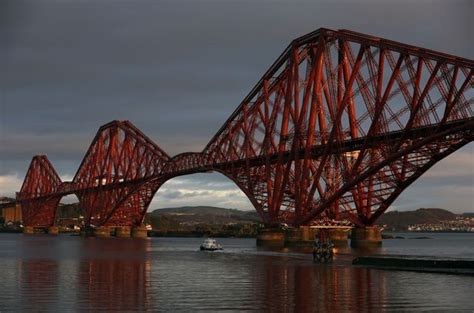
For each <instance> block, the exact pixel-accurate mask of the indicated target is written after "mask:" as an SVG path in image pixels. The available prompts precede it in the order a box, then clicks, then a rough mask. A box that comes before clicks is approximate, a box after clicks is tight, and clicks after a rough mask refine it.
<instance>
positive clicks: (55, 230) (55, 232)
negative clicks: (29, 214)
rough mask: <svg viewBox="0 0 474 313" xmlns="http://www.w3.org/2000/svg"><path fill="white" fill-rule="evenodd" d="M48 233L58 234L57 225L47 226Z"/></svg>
mask: <svg viewBox="0 0 474 313" xmlns="http://www.w3.org/2000/svg"><path fill="white" fill-rule="evenodd" d="M48 234H50V235H58V234H59V227H58V226H49V227H48Z"/></svg>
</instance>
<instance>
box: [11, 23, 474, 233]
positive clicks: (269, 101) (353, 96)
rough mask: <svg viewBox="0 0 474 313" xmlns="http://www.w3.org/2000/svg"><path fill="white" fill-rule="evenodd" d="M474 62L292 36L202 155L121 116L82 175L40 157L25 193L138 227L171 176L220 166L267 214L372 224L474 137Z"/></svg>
mask: <svg viewBox="0 0 474 313" xmlns="http://www.w3.org/2000/svg"><path fill="white" fill-rule="evenodd" d="M473 68H474V62H473V61H472V60H467V59H463V58H459V57H454V56H450V55H446V54H443V53H439V52H435V51H431V50H427V49H422V48H418V47H413V46H409V45H405V44H401V43H397V42H393V41H390V40H385V39H381V38H376V37H373V36H368V35H363V34H359V33H354V32H351V31H347V30H339V31H332V30H328V29H319V30H317V31H315V32H313V33H310V34H308V35H305V36H303V37H300V38H298V39H296V40H294V41H292V43H291V44H290V45H289V46H288V48H287V49H286V50H285V51H284V52H283V54H282V55H281V56H280V57H279V58H278V59H277V60H276V61H275V63H274V64H273V65H272V66H271V67H270V69H269V70H268V71H267V72H266V73H265V74H264V76H263V77H262V79H261V80H260V81H259V82H258V83H257V85H256V86H255V87H254V88H253V89H252V91H251V92H250V93H249V95H248V96H247V97H246V98H245V99H244V100H243V101H242V103H241V104H240V105H239V107H238V108H237V109H236V110H235V111H234V113H233V114H232V115H231V116H230V117H229V119H228V120H227V121H226V122H225V123H224V125H223V126H222V127H221V129H220V130H219V131H218V132H217V133H216V135H215V136H214V137H213V138H212V139H211V140H210V141H209V143H208V144H207V146H206V147H205V148H204V149H203V151H202V152H201V153H183V154H179V155H176V156H175V157H173V158H170V157H169V156H168V155H167V154H166V153H165V152H164V151H163V150H161V149H160V148H159V147H158V146H157V145H156V144H155V143H154V142H153V141H152V140H150V139H149V138H148V137H146V136H145V135H144V134H143V133H141V132H140V131H139V130H138V129H137V128H136V127H134V126H133V125H132V124H131V123H130V122H128V121H114V122H111V123H109V124H107V125H104V126H103V127H101V128H100V129H99V131H98V133H97V135H96V137H95V139H94V141H93V143H92V144H91V147H90V148H89V150H88V152H87V154H86V156H85V157H84V159H83V161H82V163H81V166H80V167H79V169H78V171H77V173H76V175H75V177H74V179H73V181H72V182H64V183H61V182H60V180H59V181H57V180H55V179H54V177H55V176H54V175H52V174H48V173H47V172H45V171H43V172H41V171H39V168H38V167H37V166H33V163H32V166H30V170H29V171H28V174H27V177H26V179H25V183H24V187H25V186H27V187H25V188H23V187H22V190H21V191H20V193H19V200H20V201H22V204H24V207H25V209H24V211H28V212H39V211H47V209H46V208H49V207H54V205H55V204H54V203H55V201H59V199H60V197H61V196H63V195H65V194H69V193H75V194H77V195H78V197H79V199H80V202H81V205H82V207H83V209H84V211H85V216H86V221H87V222H88V223H92V224H95V225H136V224H139V223H141V222H142V220H143V217H144V214H145V212H146V209H147V207H148V205H149V203H150V201H151V199H152V197H153V195H154V193H155V192H156V191H157V190H158V188H159V187H160V186H161V185H162V184H163V183H164V182H165V181H166V180H168V179H170V178H173V177H176V176H179V175H185V174H191V173H196V172H205V171H218V172H220V173H222V174H224V175H226V176H227V177H229V178H230V179H231V180H233V181H234V182H235V183H236V184H237V185H238V186H239V188H240V189H242V191H243V192H244V193H245V194H246V195H247V197H248V198H249V199H250V201H251V203H252V204H253V205H254V207H255V209H256V210H257V211H258V213H259V214H260V216H261V217H262V220H263V221H264V222H265V223H268V224H272V223H279V222H286V223H289V224H292V225H302V224H309V223H311V222H313V221H314V220H315V219H323V220H324V219H349V220H351V221H352V222H353V223H355V224H358V225H372V224H373V223H374V222H375V221H376V219H377V218H378V217H379V216H380V215H381V214H382V213H383V212H384V211H385V210H386V209H387V208H388V207H389V205H390V204H391V203H392V202H393V201H394V200H395V199H396V198H397V196H398V195H399V194H400V193H401V192H402V191H403V190H404V189H405V188H406V187H408V186H409V185H410V184H411V183H412V182H413V181H414V180H416V179H417V178H418V177H420V176H421V175H422V174H423V173H424V172H426V171H427V170H428V169H429V168H430V167H431V166H433V165H434V164H435V163H436V162H438V161H439V160H441V159H442V158H444V157H446V156H447V155H449V154H451V153H453V152H454V151H456V150H457V149H459V148H460V147H462V146H464V145H465V144H467V143H469V142H471V141H472V140H473V136H474V135H473V132H474V114H473V102H474V99H473V96H474V89H473V75H472V74H473ZM44 159H45V158H44ZM34 160H35V159H34ZM45 160H46V159H45ZM46 161H47V160H46ZM46 161H45V162H46ZM47 163H48V164H49V162H47ZM45 164H46V163H45ZM48 166H50V165H48ZM51 169H52V167H51ZM35 171H36V172H35ZM52 171H53V172H54V170H52ZM30 172H32V173H30ZM50 172H51V171H50ZM54 173H55V172H54ZM31 175H36V176H37V177H41V179H39V180H38V181H37V182H35V181H33V180H31V179H29V176H31ZM56 176H57V174H56ZM51 180H52V181H51ZM50 181H51V182H50ZM45 182H46V183H45ZM47 184H51V187H48V188H49V189H48V188H46V187H45V186H49V185H47ZM34 190H41V192H38V191H36V192H35V191H34ZM52 199H54V201H53V200H52ZM56 205H57V204H56ZM53 211H54V209H53ZM28 212H27V215H26V216H30V215H28ZM47 215H48V218H45V219H44V221H41V223H42V224H45V223H46V224H47V223H51V214H47ZM52 216H53V217H54V214H53V215H52ZM40 220H41V219H40ZM46 220H47V222H46ZM53 222H54V221H53ZM34 223H39V222H34Z"/></svg>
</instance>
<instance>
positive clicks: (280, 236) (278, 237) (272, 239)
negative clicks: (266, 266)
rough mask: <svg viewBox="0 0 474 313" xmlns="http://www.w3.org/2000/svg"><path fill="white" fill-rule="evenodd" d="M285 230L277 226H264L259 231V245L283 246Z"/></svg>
mask: <svg viewBox="0 0 474 313" xmlns="http://www.w3.org/2000/svg"><path fill="white" fill-rule="evenodd" d="M284 244H285V231H284V230H282V229H277V228H264V229H261V230H259V231H258V234H257V246H283V245H284Z"/></svg>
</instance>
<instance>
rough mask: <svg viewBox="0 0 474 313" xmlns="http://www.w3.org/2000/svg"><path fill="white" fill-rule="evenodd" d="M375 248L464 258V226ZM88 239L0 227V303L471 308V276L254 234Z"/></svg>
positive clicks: (472, 243) (469, 237)
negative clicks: (327, 253)
mask: <svg viewBox="0 0 474 313" xmlns="http://www.w3.org/2000/svg"><path fill="white" fill-rule="evenodd" d="M406 236H411V237H416V236H430V237H433V239H406V240H385V241H384V247H383V248H382V249H380V250H377V251H372V252H371V253H375V254H403V255H430V256H441V257H455V258H467V259H474V249H473V248H474V234H407V235H406ZM201 241H202V239H200V238H152V239H148V240H139V239H118V238H109V239H98V238H80V237H72V236H68V235H60V236H58V237H51V236H47V235H34V236H25V235H20V234H0V279H1V283H2V291H1V292H0V311H1V312H11V311H23V312H71V311H73V312H74V311H94V312H96V311H108V312H117V311H149V312H157V311H160V312H177V311H210V310H218V311H245V310H249V311H269V312H360V311H362V312H394V311H397V312H399V311H401V312H416V311H419V312H430V311H433V312H473V310H474V296H473V295H474V293H473V290H474V277H472V276H457V275H446V274H430V273H415V272H403V271H382V270H375V269H364V268H356V267H352V266H351V265H350V262H351V261H352V259H353V258H354V256H355V255H356V253H355V252H354V251H353V250H351V249H349V248H347V249H343V250H339V251H338V254H337V255H336V259H335V262H334V264H332V265H315V264H313V263H312V261H311V257H310V255H308V254H304V253H302V252H301V251H294V250H292V251H289V250H284V251H272V250H268V249H263V248H257V247H256V246H255V240H254V239H221V240H220V241H221V242H222V243H223V244H224V246H225V250H224V251H222V252H212V253H211V252H201V251H198V247H199V244H200V243H201Z"/></svg>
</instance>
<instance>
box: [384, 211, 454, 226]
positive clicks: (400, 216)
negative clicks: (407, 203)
mask: <svg viewBox="0 0 474 313" xmlns="http://www.w3.org/2000/svg"><path fill="white" fill-rule="evenodd" d="M456 216H457V215H456V214H454V213H452V212H450V211H448V210H444V209H437V208H422V209H418V210H415V211H404V212H400V211H390V212H386V213H385V214H383V215H382V216H381V217H380V219H379V220H378V222H377V224H379V225H387V229H390V230H395V231H401V230H407V228H408V226H409V225H414V224H436V223H439V222H440V221H446V220H453V219H455V218H456Z"/></svg>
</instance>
